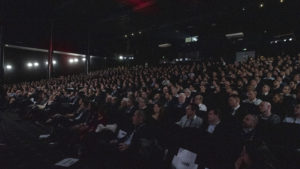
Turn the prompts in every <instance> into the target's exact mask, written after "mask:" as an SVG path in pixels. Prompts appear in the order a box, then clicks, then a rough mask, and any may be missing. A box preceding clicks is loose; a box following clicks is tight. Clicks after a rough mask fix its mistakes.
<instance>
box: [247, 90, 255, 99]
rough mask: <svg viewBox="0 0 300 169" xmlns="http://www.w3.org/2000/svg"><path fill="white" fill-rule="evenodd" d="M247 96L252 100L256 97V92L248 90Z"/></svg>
mask: <svg viewBox="0 0 300 169" xmlns="http://www.w3.org/2000/svg"><path fill="white" fill-rule="evenodd" d="M247 97H248V99H249V100H253V99H255V98H256V94H255V92H253V91H249V92H247Z"/></svg>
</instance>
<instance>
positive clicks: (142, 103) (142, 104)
mask: <svg viewBox="0 0 300 169" xmlns="http://www.w3.org/2000/svg"><path fill="white" fill-rule="evenodd" d="M138 104H139V109H144V108H145V107H147V103H146V100H145V99H144V98H141V97H140V98H139V99H138Z"/></svg>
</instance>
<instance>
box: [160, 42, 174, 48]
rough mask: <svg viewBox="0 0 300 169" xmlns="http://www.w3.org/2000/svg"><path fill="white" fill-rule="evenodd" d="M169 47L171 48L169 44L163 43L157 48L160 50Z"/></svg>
mask: <svg viewBox="0 0 300 169" xmlns="http://www.w3.org/2000/svg"><path fill="white" fill-rule="evenodd" d="M170 46H172V44H170V43H163V44H159V45H158V47H160V48H167V47H170Z"/></svg>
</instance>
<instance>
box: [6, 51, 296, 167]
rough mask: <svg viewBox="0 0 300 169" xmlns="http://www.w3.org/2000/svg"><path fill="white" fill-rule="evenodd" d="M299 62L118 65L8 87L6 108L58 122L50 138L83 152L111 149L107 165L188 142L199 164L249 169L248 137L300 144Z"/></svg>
mask: <svg viewBox="0 0 300 169" xmlns="http://www.w3.org/2000/svg"><path fill="white" fill-rule="evenodd" d="M299 68H300V66H299V58H296V57H290V56H286V57H284V58H282V57H276V58H263V57H261V58H257V59H250V60H249V61H247V62H246V63H235V64H224V61H222V60H221V61H217V62H206V63H202V64H200V63H192V64H188V65H169V66H160V67H148V68H144V67H140V66H137V67H133V68H124V67H120V68H114V69H108V70H103V71H98V72H94V73H91V74H90V75H74V76H67V77H63V78H59V79H51V80H42V81H38V82H31V83H28V82H26V83H21V84H14V85H7V86H6V88H5V90H6V92H7V95H6V100H7V104H8V107H9V109H11V110H16V111H17V112H18V113H19V114H20V116H22V117H24V118H27V119H31V120H33V121H35V122H36V123H37V124H46V125H49V126H51V127H52V128H53V137H55V138H56V139H57V140H62V141H63V142H66V143H72V144H78V145H80V146H79V147H80V148H79V150H80V151H82V152H84V153H86V154H93V153H99V152H100V153H101V152H105V155H102V157H103V159H108V160H105V161H106V162H107V163H109V164H108V166H114V165H117V164H116V163H115V162H112V161H110V160H109V159H115V158H118V159H119V161H120V163H121V164H124V165H125V164H126V165H127V168H145V166H147V167H149V168H158V167H159V165H158V164H164V162H165V161H170V160H171V158H172V155H174V153H175V152H176V151H177V149H178V148H179V147H185V148H187V149H190V150H191V151H194V152H196V153H197V154H198V156H199V160H198V163H199V164H201V165H202V167H208V168H241V169H242V168H246V166H245V164H246V163H247V160H245V159H244V158H241V157H240V158H239V154H240V152H242V151H246V150H245V149H243V144H246V143H247V141H248V140H264V141H265V142H266V143H267V144H269V145H280V146H286V147H288V148H291V149H293V150H294V149H295V148H297V147H298V145H297V143H299V141H298V140H297V139H299V137H298V135H297V133H294V131H296V130H295V129H293V127H294V126H296V127H297V126H298V124H299V119H300V115H299V114H300V113H299V107H300V105H299V100H300V90H299V89H298V88H299V87H298V86H299V85H298V84H299V83H300V74H299V73H298V72H299ZM292 123H293V124H292ZM108 124H113V125H109V126H107V125H108ZM285 124H288V126H292V127H290V130H289V132H288V133H286V134H285V136H286V137H285V138H290V139H288V140H284V139H281V138H282V137H281V136H280V135H281V134H283V132H281V131H282V130H284V129H286V128H289V127H285ZM278 126H279V127H278ZM107 130H109V131H107ZM99 143H101V144H99ZM103 145H105V146H103ZM225 145H226V146H225ZM97 146H100V147H98V148H95V147H97ZM166 150H168V153H164V152H165V151H166ZM109 154H110V155H111V157H114V158H108V157H109ZM153 154H155V155H153ZM163 159H164V161H162V160H163ZM153 164H155V165H157V166H153ZM167 164H169V163H167ZM234 164H236V166H234ZM103 165H104V164H103ZM142 165H144V166H142ZM249 165H250V164H249ZM115 167H116V168H118V167H119V168H120V167H123V166H115ZM162 167H165V166H164V165H162Z"/></svg>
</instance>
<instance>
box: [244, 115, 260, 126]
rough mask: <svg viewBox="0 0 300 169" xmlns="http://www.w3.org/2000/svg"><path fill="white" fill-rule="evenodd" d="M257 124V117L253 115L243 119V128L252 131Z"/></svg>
mask: <svg viewBox="0 0 300 169" xmlns="http://www.w3.org/2000/svg"><path fill="white" fill-rule="evenodd" d="M257 123H258V119H257V116H256V115H254V114H247V115H246V116H245V117H244V119H243V128H247V129H254V128H255V127H256V125H257Z"/></svg>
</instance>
